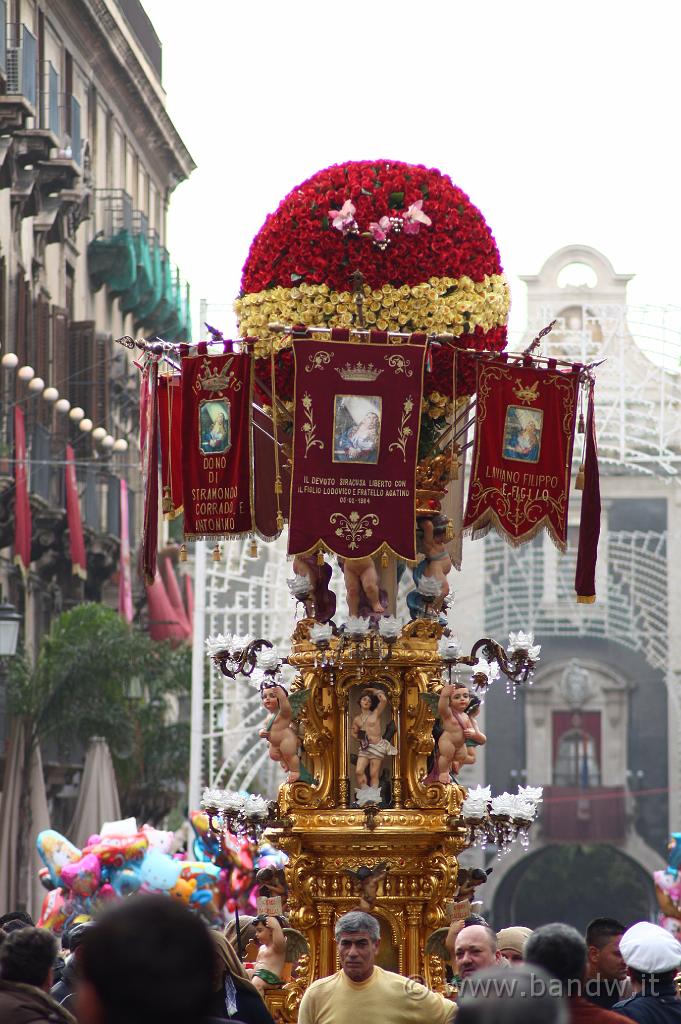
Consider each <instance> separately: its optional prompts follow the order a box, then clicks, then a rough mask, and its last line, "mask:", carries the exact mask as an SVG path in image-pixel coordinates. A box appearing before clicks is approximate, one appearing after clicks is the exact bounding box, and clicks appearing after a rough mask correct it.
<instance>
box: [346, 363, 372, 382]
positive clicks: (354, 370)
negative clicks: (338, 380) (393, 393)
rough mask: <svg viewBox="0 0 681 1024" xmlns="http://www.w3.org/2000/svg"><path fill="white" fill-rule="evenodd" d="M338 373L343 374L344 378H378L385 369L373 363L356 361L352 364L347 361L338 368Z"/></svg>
mask: <svg viewBox="0 0 681 1024" xmlns="http://www.w3.org/2000/svg"><path fill="white" fill-rule="evenodd" d="M336 369H337V371H338V373H339V374H340V375H341V377H342V378H343V380H369V381H371V380H376V378H377V377H378V376H379V375H380V374H381V373H383V370H379V369H377V368H376V367H375V366H374V364H373V363H368V364H366V365H365V364H364V363H355V365H354V366H352V365H351V364H350V363H346V364H345V366H343V367H337V368H336Z"/></svg>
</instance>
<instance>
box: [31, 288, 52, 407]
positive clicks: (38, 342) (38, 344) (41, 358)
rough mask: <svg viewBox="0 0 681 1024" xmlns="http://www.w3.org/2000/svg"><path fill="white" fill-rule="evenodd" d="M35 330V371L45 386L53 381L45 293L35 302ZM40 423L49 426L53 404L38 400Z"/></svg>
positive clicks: (48, 317)
mask: <svg viewBox="0 0 681 1024" xmlns="http://www.w3.org/2000/svg"><path fill="white" fill-rule="evenodd" d="M33 330H34V334H35V372H36V377H42V379H43V380H44V381H45V386H46V387H49V385H50V384H51V383H52V358H51V356H52V353H51V351H50V304H49V302H48V300H47V299H46V298H45V296H44V295H37V296H36V298H35V299H34V302H33ZM35 412H36V417H37V421H38V423H40V424H42V425H43V426H45V427H49V425H50V422H51V419H52V406H51V405H50V404H49V403H48V402H38V403H37V408H36V410H35Z"/></svg>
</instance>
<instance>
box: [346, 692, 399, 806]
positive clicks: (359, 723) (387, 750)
mask: <svg viewBox="0 0 681 1024" xmlns="http://www.w3.org/2000/svg"><path fill="white" fill-rule="evenodd" d="M387 705H388V698H387V697H386V695H385V693H384V692H383V690H379V689H378V688H377V687H375V686H366V687H365V688H364V690H363V691H362V695H361V697H360V698H359V707H360V711H359V714H358V715H355V717H354V719H353V722H352V727H351V732H352V736H353V738H354V739H356V740H358V741H359V751H358V753H357V766H356V769H355V770H356V779H357V788H358V789H363V788H364V787H365V786H366V785H367V769H368V771H369V781H368V785H369V786H371V787H372V788H376V787H377V786H378V785H379V776H380V774H381V765H382V763H383V759H384V758H385V757H387V756H388V755H392V754H396V753H397V749H396V748H395V747H393V746H392V744H391V743H390V742H389V740H387V739H384V738H383V737H382V723H381V717H382V715H383V712H384V710H385V708H386V707H387Z"/></svg>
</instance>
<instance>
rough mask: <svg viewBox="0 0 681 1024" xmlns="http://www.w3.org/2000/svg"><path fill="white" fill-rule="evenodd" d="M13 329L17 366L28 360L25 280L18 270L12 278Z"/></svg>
mask: <svg viewBox="0 0 681 1024" xmlns="http://www.w3.org/2000/svg"><path fill="white" fill-rule="evenodd" d="M14 295H15V300H14V330H15V335H16V339H17V345H16V349H15V351H16V354H17V355H18V356H19V366H24V365H25V364H26V363H27V362H28V349H27V338H26V295H27V292H26V282H25V281H24V275H23V272H22V271H21V270H20V271H19V272H18V274H17V275H16V277H15V278H14Z"/></svg>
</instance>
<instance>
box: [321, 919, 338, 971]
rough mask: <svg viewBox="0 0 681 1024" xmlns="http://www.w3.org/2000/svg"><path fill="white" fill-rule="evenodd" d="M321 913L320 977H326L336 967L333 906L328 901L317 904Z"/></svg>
mask: <svg viewBox="0 0 681 1024" xmlns="http://www.w3.org/2000/svg"><path fill="white" fill-rule="evenodd" d="M317 914H318V915H319V927H320V931H319V974H318V977H319V978H326V977H327V975H329V974H333V973H334V972H335V969H336V950H335V945H334V941H333V934H332V931H331V917H332V915H333V907H331V906H330V905H329V904H328V903H320V904H318V906H317Z"/></svg>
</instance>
